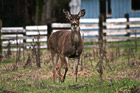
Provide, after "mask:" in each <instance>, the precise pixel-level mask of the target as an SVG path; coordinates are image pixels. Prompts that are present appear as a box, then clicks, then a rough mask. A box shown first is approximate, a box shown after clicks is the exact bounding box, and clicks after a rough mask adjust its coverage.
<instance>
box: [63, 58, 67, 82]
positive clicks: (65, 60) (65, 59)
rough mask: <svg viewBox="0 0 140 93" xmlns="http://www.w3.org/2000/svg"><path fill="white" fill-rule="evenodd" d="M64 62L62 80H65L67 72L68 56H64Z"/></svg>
mask: <svg viewBox="0 0 140 93" xmlns="http://www.w3.org/2000/svg"><path fill="white" fill-rule="evenodd" d="M64 62H65V73H64V76H63V80H62V82H64V81H65V78H66V74H67V72H68V58H67V57H65V58H64Z"/></svg>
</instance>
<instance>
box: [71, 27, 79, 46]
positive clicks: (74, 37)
mask: <svg viewBox="0 0 140 93" xmlns="http://www.w3.org/2000/svg"><path fill="white" fill-rule="evenodd" d="M80 39H81V34H80V27H79V26H77V27H71V41H72V45H74V46H77V45H78V44H79V42H80Z"/></svg>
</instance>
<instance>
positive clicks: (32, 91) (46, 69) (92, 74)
mask: <svg viewBox="0 0 140 93" xmlns="http://www.w3.org/2000/svg"><path fill="white" fill-rule="evenodd" d="M138 50H140V49H138ZM128 51H129V52H128ZM3 54H4V56H3V60H2V62H1V63H0V93H22V92H24V93H131V92H132V91H137V90H136V89H138V88H140V56H139V55H140V52H139V51H137V52H135V49H133V48H132V49H131V48H119V49H118V48H106V57H107V59H108V63H107V62H106V61H105V60H104V61H103V76H102V80H101V78H100V74H99V73H98V67H96V65H97V63H98V62H99V54H98V49H84V52H83V54H82V56H81V61H80V63H79V72H78V82H77V83H75V82H74V74H73V59H69V71H68V73H67V77H66V80H65V82H64V83H59V82H58V79H57V82H56V83H53V82H52V64H51V60H50V59H51V58H50V53H49V51H48V50H45V49H42V50H41V67H40V68H38V67H37V66H36V61H35V56H34V55H33V53H32V50H25V51H23V52H21V54H20V60H19V61H17V59H16V57H17V53H16V52H12V54H11V55H10V57H7V56H6V52H5V53H3ZM29 55H30V56H31V57H30V63H29V64H28V65H27V66H26V67H25V68H24V66H25V64H26V63H27V60H28V59H29ZM16 62H17V63H16ZM81 62H83V65H81ZM110 67H111V69H110ZM63 72H64V71H63V70H62V73H63ZM132 93H135V92H132Z"/></svg>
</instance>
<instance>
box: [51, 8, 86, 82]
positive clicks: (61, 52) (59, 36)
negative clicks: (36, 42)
mask: <svg viewBox="0 0 140 93" xmlns="http://www.w3.org/2000/svg"><path fill="white" fill-rule="evenodd" d="M63 12H64V14H65V15H66V18H68V19H69V20H70V23H71V31H57V32H55V33H53V34H51V35H50V37H49V40H48V45H49V50H50V52H51V57H52V64H53V65H52V68H53V81H54V82H55V81H56V72H57V75H58V79H59V81H60V82H64V80H65V77H66V73H67V71H68V58H74V60H75V62H74V67H73V69H74V75H75V82H77V73H78V64H79V60H80V55H81V53H82V51H83V46H84V44H83V40H82V37H81V34H80V27H79V23H80V22H79V19H80V18H81V17H83V16H84V15H85V9H83V10H81V11H80V12H79V13H78V14H77V15H76V14H75V15H72V14H70V13H69V12H68V11H65V10H63ZM63 66H64V67H65V73H64V75H63V77H62V75H61V68H62V67H63Z"/></svg>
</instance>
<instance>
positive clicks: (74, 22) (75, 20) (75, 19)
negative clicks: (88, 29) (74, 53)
mask: <svg viewBox="0 0 140 93" xmlns="http://www.w3.org/2000/svg"><path fill="white" fill-rule="evenodd" d="M63 12H64V14H65V15H66V18H67V19H69V21H70V23H71V30H72V31H80V27H79V23H80V22H79V20H80V18H81V17H83V16H84V15H85V12H86V10H85V9H83V10H81V11H80V12H79V13H78V14H71V13H70V12H68V11H66V10H64V9H63Z"/></svg>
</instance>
